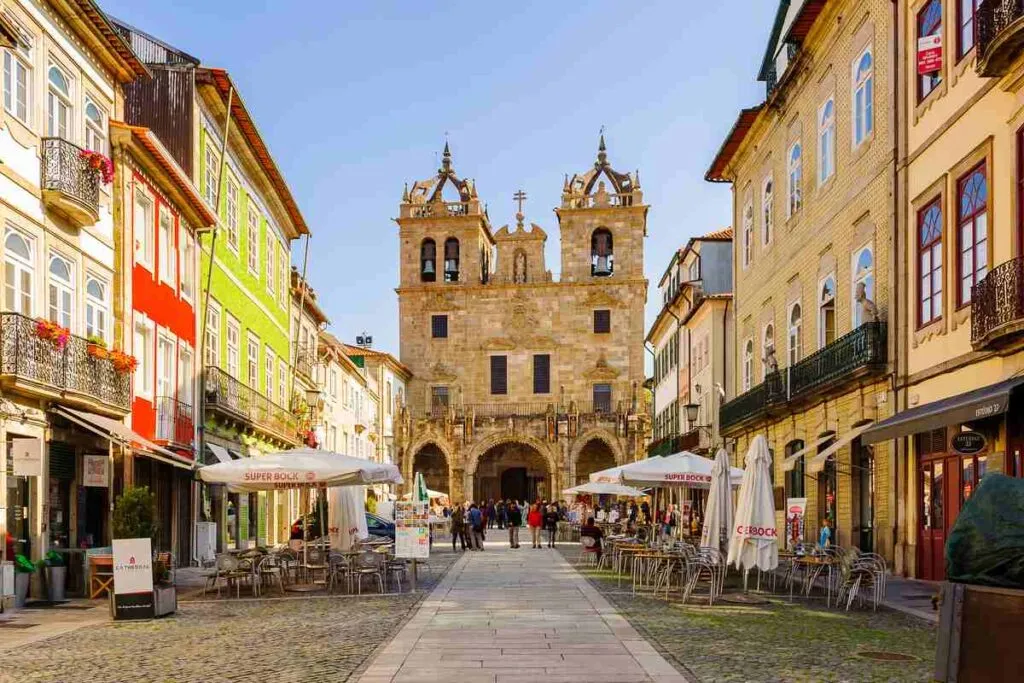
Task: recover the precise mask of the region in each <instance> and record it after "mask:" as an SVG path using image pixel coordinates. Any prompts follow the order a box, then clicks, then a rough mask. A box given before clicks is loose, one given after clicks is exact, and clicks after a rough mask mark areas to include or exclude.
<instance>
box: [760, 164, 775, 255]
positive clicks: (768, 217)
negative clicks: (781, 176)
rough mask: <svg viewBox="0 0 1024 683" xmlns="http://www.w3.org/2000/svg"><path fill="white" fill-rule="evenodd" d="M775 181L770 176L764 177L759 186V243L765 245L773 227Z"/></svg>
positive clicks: (769, 239) (770, 238)
mask: <svg viewBox="0 0 1024 683" xmlns="http://www.w3.org/2000/svg"><path fill="white" fill-rule="evenodd" d="M774 189H775V183H774V182H773V180H772V177H771V176H768V177H767V178H765V179H764V185H763V186H762V187H761V245H762V246H767V245H768V243H769V242H771V241H772V230H773V229H774V228H775V192H774Z"/></svg>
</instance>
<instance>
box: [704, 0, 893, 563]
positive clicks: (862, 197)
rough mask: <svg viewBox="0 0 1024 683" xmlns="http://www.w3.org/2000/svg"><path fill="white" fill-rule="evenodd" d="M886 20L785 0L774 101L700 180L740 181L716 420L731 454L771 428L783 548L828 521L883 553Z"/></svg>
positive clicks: (771, 74)
mask: <svg viewBox="0 0 1024 683" xmlns="http://www.w3.org/2000/svg"><path fill="white" fill-rule="evenodd" d="M892 16H893V10H892V4H891V3H890V2H886V1H885V0H831V1H828V2H823V1H810V0H805V1H804V2H796V1H794V2H790V1H789V0H781V1H780V2H779V8H778V11H777V15H776V19H775V22H774V24H773V26H771V27H770V38H769V42H768V47H767V50H766V53H765V57H764V61H763V63H762V65H761V69H760V72H759V74H758V80H760V81H763V82H764V83H765V85H766V98H765V101H764V102H763V103H762V104H761V105H759V106H756V107H753V108H751V109H747V110H744V111H742V112H741V113H740V115H739V117H738V119H737V122H736V124H735V126H734V127H733V129H732V131H731V132H730V133H729V135H728V137H727V138H726V140H725V141H724V143H723V144H722V147H721V149H720V151H719V153H718V155H717V156H716V158H715V159H714V161H713V163H712V165H711V168H710V169H709V171H708V173H707V176H706V178H707V180H709V181H712V182H729V183H732V186H733V221H734V223H733V225H734V227H735V249H734V257H733V272H734V290H733V291H734V311H735V313H734V315H735V335H736V336H735V342H734V344H733V345H732V348H733V349H734V359H733V360H734V363H735V368H736V372H735V373H733V379H732V381H729V382H727V386H726V393H727V396H726V398H727V399H728V400H727V402H726V403H725V404H724V405H722V407H721V410H720V415H719V420H720V429H721V431H722V434H723V436H724V437H726V439H727V440H728V441H729V442H730V443H731V444H732V445H733V453H734V458H735V460H736V464H738V465H741V466H742V464H743V463H742V458H743V456H744V455H745V453H746V451H747V448H748V446H749V444H750V441H751V440H752V439H753V437H754V436H756V435H764V436H765V437H766V438H767V439H768V442H769V446H770V447H771V449H772V452H773V458H774V467H773V472H772V474H773V484H774V488H775V507H776V510H777V524H778V526H779V532H780V534H782V533H783V531H784V530H785V531H786V532H787V535H786V538H787V545H792V544H793V543H794V542H796V541H797V540H799V538H800V537H801V536H802V539H803V540H804V541H816V540H817V538H818V529H819V527H820V525H821V523H822V521H823V520H827V521H828V523H829V525H830V528H831V534H832V542H833V543H838V544H839V545H841V546H844V547H851V546H855V547H859V548H861V549H864V550H873V551H876V552H880V553H882V554H884V555H885V556H887V557H891V556H892V548H893V543H892V534H891V533H890V524H891V510H892V509H893V508H894V507H895V500H894V494H893V493H892V486H891V484H890V482H891V481H892V477H893V473H892V471H891V458H890V457H889V447H888V445H887V444H882V445H880V446H875V447H873V448H870V447H867V446H866V445H865V444H864V443H863V441H862V440H861V439H860V438H859V435H860V434H861V432H862V431H863V430H864V429H865V428H866V427H869V426H870V425H872V424H874V423H875V422H876V421H878V420H880V419H882V418H885V417H887V416H888V413H889V412H890V406H891V397H890V395H889V377H888V376H887V375H888V373H889V371H890V367H889V364H888V363H887V359H888V358H889V357H890V356H889V345H890V343H889V339H888V335H887V318H888V314H889V302H888V301H887V300H886V297H885V296H883V294H884V293H886V292H888V291H890V279H891V278H890V272H889V270H890V266H889V264H890V258H891V257H890V249H889V243H890V236H891V235H892V233H893V224H894V223H893V220H894V219H893V214H894V210H893V202H892V197H891V190H892V187H893V183H894V177H893V174H894V167H893V162H892V159H893V148H894V145H893V139H894V138H893V129H892V125H893V124H892V120H891V117H890V116H889V115H888V114H887V112H890V111H891V110H892V108H893V102H892V96H891V93H892V91H893V89H892V88H891V87H890V84H891V82H892V64H891V58H890V56H891V49H890V38H891V36H892V34H893V29H892ZM876 292H877V293H878V296H877V300H876ZM797 505H805V506H806V516H805V518H804V522H803V525H802V528H801V526H798V527H797V528H796V529H795V530H793V529H788V528H787V526H788V522H787V516H786V515H785V514H784V510H786V509H789V508H791V507H793V506H797Z"/></svg>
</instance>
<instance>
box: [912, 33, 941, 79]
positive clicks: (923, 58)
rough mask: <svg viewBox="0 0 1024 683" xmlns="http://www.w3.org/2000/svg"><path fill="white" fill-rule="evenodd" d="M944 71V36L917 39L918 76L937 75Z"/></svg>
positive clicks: (938, 34) (936, 35)
mask: <svg viewBox="0 0 1024 683" xmlns="http://www.w3.org/2000/svg"><path fill="white" fill-rule="evenodd" d="M940 69H942V34H941V33H937V34H935V35H932V36H921V37H920V38H918V39H917V74H918V75H919V76H924V75H925V74H931V73H935V72H936V71H939V70H940Z"/></svg>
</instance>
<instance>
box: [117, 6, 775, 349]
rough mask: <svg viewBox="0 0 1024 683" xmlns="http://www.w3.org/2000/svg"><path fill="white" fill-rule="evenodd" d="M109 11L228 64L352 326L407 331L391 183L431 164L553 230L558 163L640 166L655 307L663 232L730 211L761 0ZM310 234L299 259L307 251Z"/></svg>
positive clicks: (698, 225) (670, 240)
mask: <svg viewBox="0 0 1024 683" xmlns="http://www.w3.org/2000/svg"><path fill="white" fill-rule="evenodd" d="M100 3H101V6H102V7H103V8H104V9H105V10H106V11H108V12H110V13H111V14H113V15H114V16H117V17H118V18H120V19H122V20H124V21H126V22H128V23H130V24H133V25H134V26H137V27H138V28H140V29H142V30H144V31H147V32H149V33H152V34H153V35H155V36H157V37H159V38H161V39H163V40H165V41H167V42H169V43H171V44H172V45H175V46H177V47H179V48H181V49H183V50H185V51H186V52H189V53H191V54H192V55H194V56H196V57H198V58H200V59H201V60H202V61H203V62H204V63H205V64H207V65H210V66H218V67H223V68H226V69H228V70H229V71H230V72H231V74H232V77H233V78H234V80H235V83H237V84H238V86H239V88H240V89H241V92H242V96H243V97H244V99H245V101H246V104H247V105H248V106H249V109H250V110H251V111H252V112H253V115H254V116H255V118H256V122H257V124H258V126H259V128H260V130H261V132H262V134H263V136H264V138H265V139H266V140H267V142H268V144H269V146H270V149H271V151H272V153H273V154H274V156H275V158H276V159H277V163H278V165H279V166H280V167H281V169H282V171H283V172H284V175H285V178H286V179H287V181H288V183H289V185H290V186H291V188H292V192H293V193H294V194H295V196H296V199H297V200H298V202H299V206H300V208H301V209H302V212H303V214H304V215H305V217H306V220H307V222H308V223H309V225H310V228H311V230H312V232H313V239H312V242H311V249H310V253H311V257H310V264H309V279H310V282H311V283H312V284H313V286H314V287H315V288H316V290H317V292H318V293H319V300H320V303H321V304H322V305H323V307H324V308H325V309H326V311H327V313H328V315H329V316H330V318H331V321H332V329H333V330H334V332H335V333H336V334H337V336H339V337H341V338H342V339H345V340H349V341H351V340H353V339H354V337H355V335H356V334H358V333H360V332H362V331H363V330H366V331H368V332H370V333H371V334H373V335H374V337H375V339H374V341H375V346H376V347H377V348H381V349H385V350H389V351H394V352H397V350H398V304H397V297H396V295H395V292H394V288H395V286H396V285H397V283H398V237H397V226H396V224H395V223H394V222H392V220H391V219H392V218H393V217H395V216H397V215H398V204H399V201H400V199H401V195H402V184H403V183H404V182H406V181H410V182H411V181H413V180H417V179H423V178H427V177H429V176H431V175H433V174H434V173H435V171H436V169H437V166H438V157H439V153H440V150H441V148H442V147H443V145H444V134H445V132H446V131H447V132H448V134H449V139H450V141H451V148H452V154H453V159H454V165H455V169H456V171H457V172H458V173H459V174H460V175H461V176H464V177H470V178H474V179H476V182H477V187H478V190H479V192H480V196H481V199H483V200H484V201H485V202H486V203H487V205H488V208H489V211H490V216H491V222H492V223H493V225H494V227H495V228H498V227H500V226H501V225H504V224H506V223H509V224H513V225H514V222H515V219H514V214H515V205H514V202H513V201H512V194H513V193H514V192H515V191H516V190H517V189H519V188H523V189H524V190H526V192H527V194H528V195H529V200H528V201H527V203H526V209H525V212H526V215H527V220H528V221H532V222H535V223H537V224H539V225H540V226H541V227H543V228H544V229H545V230H546V231H547V233H548V245H547V262H548V266H549V268H551V269H552V271H553V273H554V274H555V276H556V277H557V275H558V263H559V256H558V253H559V252H558V248H559V241H558V230H557V222H556V218H555V215H554V213H553V212H552V209H553V208H554V207H555V206H557V205H558V203H559V195H560V193H561V188H562V180H563V174H565V173H569V174H572V173H576V172H580V171H584V170H586V169H587V168H588V167H589V165H590V164H592V163H593V162H594V158H595V154H596V151H597V137H598V131H599V129H600V127H601V126H602V125H603V126H605V130H606V138H607V142H608V154H609V160H610V161H611V162H612V164H613V166H615V167H616V168H617V169H619V170H620V171H624V170H634V169H637V168H639V169H640V176H641V183H642V186H643V189H644V193H645V194H644V196H645V200H646V201H647V203H649V204H650V205H651V210H650V214H649V219H648V234H649V236H648V239H647V245H646V254H645V258H646V270H647V276H648V278H649V279H650V281H651V289H650V292H649V295H648V305H647V318H648V325H649V324H650V322H651V321H652V320H653V319H654V316H655V315H656V314H657V311H658V308H659V299H658V296H657V292H656V289H655V288H656V286H657V280H658V278H660V276H661V274H662V272H663V271H664V269H665V266H666V264H667V262H668V258H669V257H670V255H671V253H672V251H673V250H674V249H676V248H678V247H679V246H681V245H683V244H685V242H686V240H687V239H688V238H689V237H692V236H693V235H697V234H702V233H705V232H709V231H711V230H716V229H718V228H720V227H722V226H725V225H728V224H729V222H730V207H731V193H730V190H729V187H728V186H724V185H711V184H708V183H705V182H704V172H705V171H706V170H707V167H708V164H709V163H710V161H711V159H712V157H713V155H714V153H715V152H716V151H717V149H718V147H719V145H720V143H721V141H722V139H723V138H724V136H725V135H726V133H727V132H728V130H729V128H730V127H731V126H732V123H733V121H734V120H735V117H736V114H737V112H738V110H739V108H740V107H745V106H751V105H754V104H757V103H758V102H760V101H761V99H762V98H763V94H764V86H763V84H761V83H757V82H756V81H755V80H754V79H755V76H756V73H757V69H758V66H759V65H760V60H761V55H762V52H763V50H764V46H765V44H766V41H767V38H768V31H769V30H770V27H771V21H772V19H773V17H774V12H775V7H776V4H777V3H775V2H773V1H772V0H716V1H715V2H709V3H705V2H699V1H695V0H657V1H645V2H640V3H628V2H606V1H604V0H593V1H591V2H587V3H579V4H573V5H567V4H565V3H560V2H550V1H544V2H522V3H517V4H513V3H491V2H397V1H389V2H384V1H379V2H378V1H374V2H362V3H353V2H344V1H343V2H326V1H319V0H318V1H317V2H301V1H300V2H259V1H257V0H249V1H243V0H176V1H175V2H173V3H169V2H155V1H154V0H100ZM300 260H301V248H300V247H299V246H297V248H296V249H295V250H294V255H293V262H294V263H298V264H300Z"/></svg>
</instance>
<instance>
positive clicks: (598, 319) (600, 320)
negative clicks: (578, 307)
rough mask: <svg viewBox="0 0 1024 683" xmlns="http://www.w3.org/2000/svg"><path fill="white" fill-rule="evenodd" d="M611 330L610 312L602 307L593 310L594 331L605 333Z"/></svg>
mask: <svg viewBox="0 0 1024 683" xmlns="http://www.w3.org/2000/svg"><path fill="white" fill-rule="evenodd" d="M611 331H612V312H611V311H609V310H607V309H604V310H599V311H594V332H595V333H597V334H607V333H609V332H611Z"/></svg>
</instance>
